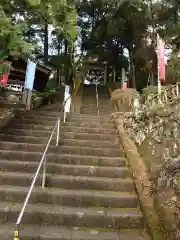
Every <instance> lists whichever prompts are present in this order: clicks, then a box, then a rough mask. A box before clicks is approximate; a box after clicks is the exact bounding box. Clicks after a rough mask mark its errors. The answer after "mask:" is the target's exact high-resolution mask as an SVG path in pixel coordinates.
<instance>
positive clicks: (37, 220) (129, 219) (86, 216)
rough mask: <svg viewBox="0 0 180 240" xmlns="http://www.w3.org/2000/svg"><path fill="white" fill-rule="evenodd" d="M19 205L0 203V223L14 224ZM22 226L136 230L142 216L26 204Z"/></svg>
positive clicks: (127, 211)
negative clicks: (37, 225)
mask: <svg viewBox="0 0 180 240" xmlns="http://www.w3.org/2000/svg"><path fill="white" fill-rule="evenodd" d="M21 208H22V204H19V203H11V202H1V203H0V223H1V224H2V223H3V224H5V223H10V222H12V223H14V222H15V221H16V218H17V215H18V213H19V211H20V210H21ZM23 223H24V224H35V225H36V224H39V225H42V226H46V227H48V226H66V227H88V228H103V229H104V228H108V229H121V228H126V229H128V228H130V229H137V228H142V227H143V219H142V215H141V213H140V212H139V211H138V210H136V209H116V208H114V209H111V208H103V209H102V208H78V207H74V208H73V207H65V206H59V205H53V206H52V205H50V204H28V206H27V208H26V211H25V214H24V216H23Z"/></svg>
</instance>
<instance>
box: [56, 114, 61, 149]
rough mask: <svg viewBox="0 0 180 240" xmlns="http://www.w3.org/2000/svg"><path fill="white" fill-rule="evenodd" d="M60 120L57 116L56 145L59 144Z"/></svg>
mask: <svg viewBox="0 0 180 240" xmlns="http://www.w3.org/2000/svg"><path fill="white" fill-rule="evenodd" d="M60 121H61V119H60V118H59V119H58V123H57V134H56V147H57V146H58V145H59V133H60Z"/></svg>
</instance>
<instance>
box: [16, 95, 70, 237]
mask: <svg viewBox="0 0 180 240" xmlns="http://www.w3.org/2000/svg"><path fill="white" fill-rule="evenodd" d="M69 98H71V94H70V96H69V97H68V98H67V99H66V100H65V101H64V102H63V105H62V108H61V110H60V113H61V112H62V111H63V109H64V108H65V104H66V102H67V101H68V99H69ZM64 114H65V113H64ZM60 123H61V119H60V117H58V119H57V121H56V124H55V126H54V128H53V130H52V132H51V135H50V137H49V140H48V143H47V145H46V148H45V150H44V152H43V155H42V157H41V160H40V163H39V166H38V168H37V170H36V173H35V175H34V178H33V180H32V183H31V185H30V188H29V191H28V194H27V195H26V198H25V201H24V204H23V206H22V209H21V211H20V213H19V215H18V218H17V221H16V230H15V232H14V240H19V231H20V224H21V221H22V218H23V216H24V211H25V209H26V206H27V204H28V202H29V198H30V196H31V193H32V190H33V188H34V185H35V183H36V180H37V177H38V175H39V172H40V170H41V168H42V165H43V164H44V166H43V177H42V189H44V188H45V183H46V166H47V151H48V149H49V145H50V143H51V141H52V138H53V135H54V133H55V131H56V147H57V146H58V145H59V133H60Z"/></svg>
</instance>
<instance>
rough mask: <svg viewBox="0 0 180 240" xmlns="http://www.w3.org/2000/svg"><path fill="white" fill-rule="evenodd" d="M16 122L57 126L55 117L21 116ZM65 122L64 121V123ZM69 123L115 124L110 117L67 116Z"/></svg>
mask: <svg viewBox="0 0 180 240" xmlns="http://www.w3.org/2000/svg"><path fill="white" fill-rule="evenodd" d="M15 119H16V120H21V121H24V122H25V121H26V122H27V123H36V122H42V123H44V122H53V124H55V122H56V121H57V117H53V116H49V115H48V116H41V115H40V116H37V115H21V116H17V117H16V118H15ZM61 120H63V116H61ZM62 122H63V121H62ZM67 122H73V123H74V122H77V123H79V122H81V123H93V124H94V123H98V124H100V123H102V124H103V123H104V124H108V125H109V124H110V125H112V124H113V122H112V120H111V119H110V118H109V117H108V119H106V118H105V119H104V118H92V117H85V118H83V117H80V118H79V117H78V116H72V115H70V114H68V115H67Z"/></svg>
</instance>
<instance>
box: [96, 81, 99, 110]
mask: <svg viewBox="0 0 180 240" xmlns="http://www.w3.org/2000/svg"><path fill="white" fill-rule="evenodd" d="M97 86H98V82H96V104H97V112H98V115H99V94H98V88H97Z"/></svg>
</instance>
